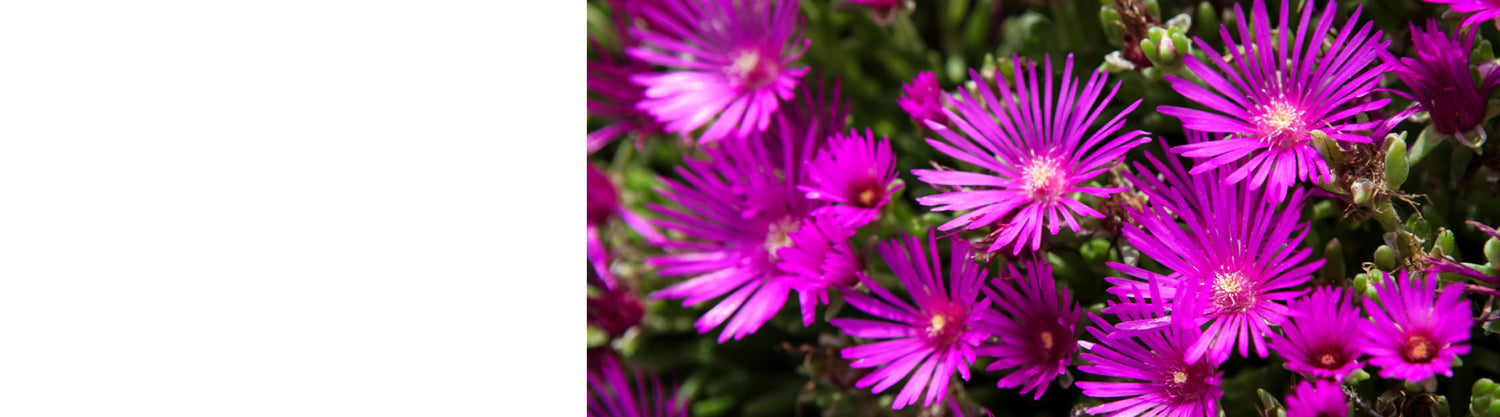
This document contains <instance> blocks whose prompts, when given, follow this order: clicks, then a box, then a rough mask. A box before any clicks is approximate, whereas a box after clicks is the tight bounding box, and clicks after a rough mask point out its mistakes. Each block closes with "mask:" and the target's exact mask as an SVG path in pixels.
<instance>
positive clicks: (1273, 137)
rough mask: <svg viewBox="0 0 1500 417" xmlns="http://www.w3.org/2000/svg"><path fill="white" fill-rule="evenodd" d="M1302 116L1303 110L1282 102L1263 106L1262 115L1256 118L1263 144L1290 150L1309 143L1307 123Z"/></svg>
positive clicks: (1273, 102)
mask: <svg viewBox="0 0 1500 417" xmlns="http://www.w3.org/2000/svg"><path fill="white" fill-rule="evenodd" d="M1302 114H1303V111H1302V110H1301V109H1298V108H1297V107H1295V106H1292V105H1290V104H1287V103H1286V102H1285V101H1280V100H1277V101H1272V102H1271V104H1270V105H1266V106H1261V107H1260V114H1257V115H1256V116H1255V126H1256V127H1257V128H1259V129H1260V133H1261V142H1262V143H1264V144H1266V145H1270V146H1271V147H1273V148H1290V147H1294V146H1299V145H1302V144H1303V143H1304V142H1307V141H1308V131H1307V122H1306V121H1304V120H1303V119H1302Z"/></svg>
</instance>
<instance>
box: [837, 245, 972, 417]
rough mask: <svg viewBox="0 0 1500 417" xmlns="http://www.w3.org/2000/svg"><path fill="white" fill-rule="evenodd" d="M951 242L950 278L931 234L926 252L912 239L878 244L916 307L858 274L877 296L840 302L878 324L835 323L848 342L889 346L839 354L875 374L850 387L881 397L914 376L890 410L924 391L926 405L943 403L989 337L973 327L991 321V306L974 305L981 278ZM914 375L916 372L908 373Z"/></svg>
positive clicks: (965, 249) (855, 295)
mask: <svg viewBox="0 0 1500 417" xmlns="http://www.w3.org/2000/svg"><path fill="white" fill-rule="evenodd" d="M950 241H951V242H952V247H951V250H950V252H951V253H952V259H951V261H950V263H949V271H948V274H944V273H943V266H942V264H941V263H940V262H939V261H940V259H941V258H939V255H938V249H937V235H936V234H933V233H929V235H928V249H927V250H926V251H923V250H922V242H921V240H919V239H917V238H916V237H912V236H903V237H902V238H900V239H892V240H891V241H889V242H885V243H882V244H880V246H879V247H878V248H877V251H878V252H879V253H880V257H881V258H882V259H885V262H886V264H887V265H890V267H891V272H892V273H894V274H895V275H896V278H899V279H900V280H901V284H902V285H903V286H905V287H906V293H907V294H909V295H910V296H911V299H912V301H914V302H915V304H916V305H915V307H914V306H913V305H912V304H911V303H908V302H906V301H904V300H901V299H899V298H897V297H896V296H895V294H892V293H891V292H890V291H887V290H886V289H885V288H884V287H882V286H880V284H879V283H877V282H875V281H874V280H871V279H869V278H867V277H865V276H864V275H862V274H861V275H860V281H861V282H863V283H864V284H865V286H867V287H869V288H870V291H871V292H872V293H874V294H875V296H870V295H865V294H864V293H860V292H855V291H848V292H846V293H845V294H844V300H845V301H847V302H848V303H849V305H850V306H853V307H854V308H856V309H859V310H860V311H863V312H865V313H867V314H869V315H872V316H875V317H877V318H879V319H881V320H866V319H846V318H839V319H833V321H832V322H833V325H834V326H838V328H839V329H840V330H843V331H844V333H848V334H849V335H850V336H854V337H860V338H866V339H890V340H885V341H880V342H874V343H868V344H864V345H860V346H854V347H849V348H845V349H844V350H843V355H844V358H845V359H852V360H853V361H852V362H850V364H849V366H852V367H855V368H873V367H880V369H877V370H875V371H874V372H870V374H868V375H865V377H864V378H860V379H859V381H858V382H856V383H855V386H856V387H858V388H868V387H870V386H871V385H874V386H875V388H874V389H873V392H875V393H880V392H882V391H885V389H886V388H890V387H891V386H892V385H895V384H896V383H897V382H900V381H901V380H902V379H905V378H906V376H907V374H911V379H910V380H909V381H907V382H906V386H905V387H903V388H902V389H901V393H900V394H897V395H896V401H895V403H894V404H892V405H891V408H893V409H900V408H902V407H905V406H907V405H910V404H914V403H916V402H917V396H918V395H921V394H922V391H923V389H924V388H925V389H926V391H927V394H926V396H925V398H926V400H925V401H924V402H923V405H924V406H932V405H933V404H936V403H938V402H941V401H943V398H944V397H945V396H946V395H947V391H948V381H949V380H950V379H951V378H952V377H953V372H954V371H957V372H958V373H959V374H960V375H962V376H963V379H964V380H965V381H967V380H969V367H970V366H973V365H974V359H975V355H974V349H975V348H976V347H978V346H979V343H980V342H982V341H984V339H987V338H989V336H990V335H989V333H986V332H984V331H982V330H979V329H976V328H975V327H974V325H975V323H977V322H981V321H984V320H986V317H987V315H988V314H990V313H989V308H990V300H988V299H984V300H980V299H979V288H980V287H981V286H983V285H984V275H985V273H986V271H985V269H983V268H981V267H980V265H979V264H978V263H976V262H974V261H973V260H971V259H970V256H969V255H970V252H971V250H972V248H971V247H970V246H969V244H968V242H965V241H962V240H958V239H951V240H950ZM929 254H930V255H931V256H930V257H929ZM913 369H916V373H912V370H913Z"/></svg>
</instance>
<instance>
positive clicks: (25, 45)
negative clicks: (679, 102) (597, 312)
mask: <svg viewBox="0 0 1500 417" xmlns="http://www.w3.org/2000/svg"><path fill="white" fill-rule="evenodd" d="M573 3H576V4H573ZM543 8H545V10H543ZM583 16H584V11H583V2H569V1H557V2H553V1H541V2H535V1H515V2H512V1H482V2H480V1H475V2H464V1H405V2H395V1H320V0H296V1H276V0H270V1H248V2H210V1H28V2H20V1H15V2H3V3H0V415H3V416H119V415H143V416H144V415H149V416H344V415H348V416H372V415H403V416H480V415H486V416H499V415H544V414H545V415H581V414H582V411H583V407H582V399H583V390H582V385H583V383H582V380H583V372H584V364H583V358H584V355H583V348H582V345H583V344H582V343H581V340H582V339H583V338H584V333H583V331H582V326H581V323H582V322H583V321H584V320H583V312H584V309H583V308H582V307H583V291H582V288H583V286H582V285H581V282H582V278H581V277H580V275H581V274H580V272H581V271H582V265H583V263H582V262H579V261H580V260H581V258H582V256H579V255H581V254H582V253H583V240H582V239H581V237H582V236H581V235H582V230H581V229H582V223H583V218H584V213H583V210H584V192H583V182H584V179H583V171H582V170H581V169H579V168H581V166H580V165H581V164H578V163H576V162H577V160H578V159H580V158H582V156H583V154H584V149H583V133H584V130H585V129H583V127H582V126H581V125H582V123H583V120H584V118H583V114H584V106H583V102H584V101H583V97H584V96H585V93H584V83H583V81H584V73H583V60H584V57H585V55H584V52H583V50H584V46H585V40H584V37H585V33H586V31H585V30H584V29H585V28H584V24H583ZM570 161H571V162H570ZM575 347H576V348H575Z"/></svg>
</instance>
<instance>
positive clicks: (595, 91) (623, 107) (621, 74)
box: [588, 0, 662, 154]
mask: <svg viewBox="0 0 1500 417" xmlns="http://www.w3.org/2000/svg"><path fill="white" fill-rule="evenodd" d="M638 3H639V2H626V1H623V0H609V4H610V8H611V9H612V10H613V11H614V18H615V19H614V27H615V38H616V39H619V40H620V44H621V45H622V46H624V47H626V48H629V47H634V46H636V45H637V44H639V43H640V41H639V40H637V39H636V38H635V37H634V36H631V35H630V32H628V31H626V30H625V28H627V27H629V25H630V23H629V22H630V17H631V16H634V15H635V13H629V12H628V11H627V9H632V6H638ZM589 43H590V44H591V45H593V46H594V50H595V52H596V54H597V55H596V57H593V58H590V59H589V61H588V92H589V96H588V114H589V115H590V116H595V117H600V118H605V119H610V120H611V121H613V123H612V124H610V125H608V126H605V127H603V128H600V129H599V130H595V131H593V132H589V135H588V153H591V154H592V153H594V151H597V150H599V149H601V148H604V146H605V145H608V144H609V143H610V142H613V141H614V140H615V139H617V138H619V137H621V136H624V135H627V134H631V133H634V134H635V135H636V145H637V146H639V145H640V143H641V139H644V138H645V137H647V136H650V135H654V134H657V133H661V129H662V126H661V124H660V123H657V122H656V121H655V120H653V119H652V118H651V115H650V114H647V113H646V112H644V111H642V110H640V109H637V108H636V107H635V105H636V103H637V102H639V101H640V100H641V98H642V97H644V94H645V92H646V89H645V88H643V87H641V86H638V85H635V84H634V83H631V82H630V77H632V76H634V75H635V74H646V73H650V72H652V70H651V65H650V64H647V63H645V62H642V61H639V60H635V59H630V58H629V57H616V56H614V55H613V53H612V52H610V51H605V50H604V48H603V47H601V46H600V44H599V42H598V41H597V40H595V39H594V38H593V37H592V36H591V37H590V38H589Z"/></svg>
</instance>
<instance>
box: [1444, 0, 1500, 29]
mask: <svg viewBox="0 0 1500 417" xmlns="http://www.w3.org/2000/svg"><path fill="white" fill-rule="evenodd" d="M1426 1H1427V2H1428V3H1438V4H1446V5H1448V7H1449V8H1451V9H1453V11H1455V12H1459V13H1474V14H1472V15H1469V17H1468V18H1466V19H1464V23H1463V25H1464V26H1474V25H1477V24H1480V23H1483V22H1484V21H1486V20H1491V21H1496V22H1500V20H1496V18H1500V2H1497V1H1495V0H1426ZM1496 25H1497V26H1500V23H1496ZM1474 29H1475V30H1478V29H1479V28H1477V27H1476V28H1474Z"/></svg>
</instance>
